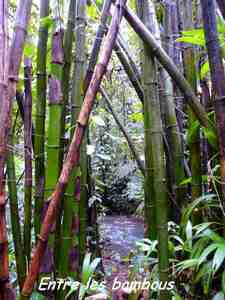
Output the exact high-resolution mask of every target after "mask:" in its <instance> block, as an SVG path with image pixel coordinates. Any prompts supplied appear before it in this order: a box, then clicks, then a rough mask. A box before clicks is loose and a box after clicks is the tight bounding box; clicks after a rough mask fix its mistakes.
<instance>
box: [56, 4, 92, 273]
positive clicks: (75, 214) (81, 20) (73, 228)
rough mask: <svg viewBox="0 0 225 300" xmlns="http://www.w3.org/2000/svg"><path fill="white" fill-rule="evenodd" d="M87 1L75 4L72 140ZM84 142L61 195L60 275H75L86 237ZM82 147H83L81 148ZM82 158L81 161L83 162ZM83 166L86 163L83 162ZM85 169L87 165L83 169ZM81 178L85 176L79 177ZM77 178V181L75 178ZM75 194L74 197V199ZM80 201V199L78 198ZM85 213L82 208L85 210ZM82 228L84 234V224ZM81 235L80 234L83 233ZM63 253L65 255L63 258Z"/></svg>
mask: <svg viewBox="0 0 225 300" xmlns="http://www.w3.org/2000/svg"><path fill="white" fill-rule="evenodd" d="M85 16H86V0H79V1H78V0H77V1H76V10H75V28H76V30H75V45H76V46H75V57H74V66H73V78H72V92H71V102H70V104H71V126H70V133H71V138H72V136H73V133H74V130H75V127H76V121H77V117H78V114H79V111H80V108H81V105H82V102H83V97H84V91H83V84H84V67H85V28H86V17H85ZM85 144H86V142H85V140H84V141H83V144H82V147H81V151H80V167H78V168H76V169H75V170H73V171H72V174H71V176H70V180H69V183H68V186H67V189H66V192H65V196H64V206H63V212H64V214H63V225H62V249H63V251H62V253H64V254H63V255H62V256H61V259H60V264H61V273H62V275H63V276H66V275H68V274H70V275H71V276H77V270H75V269H74V268H71V266H72V265H76V266H78V264H79V261H78V257H79V254H78V252H79V247H80V242H81V243H82V242H83V240H85V241H86V237H84V236H83V237H82V238H81V239H80V236H79V235H80V227H82V226H83V225H82V224H81V220H80V216H79V213H80V212H81V214H83V213H84V212H83V211H82V209H81V208H80V207H79V206H80V205H79V203H82V202H83V201H86V200H85V198H83V197H85V196H84V195H81V194H82V193H83V191H84V192H85V190H83V187H85V188H86V184H85V180H86V176H87V175H86V169H84V172H83V175H82V174H81V167H82V168H83V165H82V164H83V162H84V158H85V156H84V153H83V151H85V154H86V146H85ZM83 147H85V148H84V149H83ZM82 159H83V161H82ZM85 163H86V161H85ZM85 168H87V166H86V167H85ZM82 176H85V177H83V178H82ZM78 177H80V179H78ZM79 185H82V188H81V189H82V191H81V192H80V193H79V192H77V190H79V189H80V186H79ZM75 195H76V197H75ZM78 198H79V199H78ZM84 210H85V209H84ZM82 222H84V223H86V215H85V214H84V215H83V216H82ZM84 227H85V231H84V233H85V232H86V225H84V226H83V227H82V229H83V228H84ZM82 234H83V232H82ZM73 252H76V257H77V261H76V262H71V261H70V255H69V254H70V253H73ZM65 253H66V255H65Z"/></svg>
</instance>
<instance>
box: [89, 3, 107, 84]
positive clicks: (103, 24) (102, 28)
mask: <svg viewBox="0 0 225 300" xmlns="http://www.w3.org/2000/svg"><path fill="white" fill-rule="evenodd" d="M110 6H111V0H104V3H103V8H102V13H101V18H100V22H99V26H98V30H97V32H96V37H95V41H94V44H93V47H92V50H91V57H90V60H89V64H88V67H87V71H86V76H85V80H84V86H85V87H86V88H87V87H88V85H89V83H90V81H91V78H92V75H93V72H94V69H95V66H96V63H97V60H98V54H99V50H100V47H101V44H102V40H103V37H104V35H105V33H106V32H107V19H108V14H109V9H110Z"/></svg>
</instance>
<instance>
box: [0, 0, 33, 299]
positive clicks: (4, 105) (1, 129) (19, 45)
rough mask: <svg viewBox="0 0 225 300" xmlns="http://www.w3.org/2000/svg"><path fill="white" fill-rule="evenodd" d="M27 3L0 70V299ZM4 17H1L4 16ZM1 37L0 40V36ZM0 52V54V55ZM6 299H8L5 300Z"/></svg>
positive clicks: (18, 16)
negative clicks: (8, 175) (9, 144)
mask: <svg viewBox="0 0 225 300" xmlns="http://www.w3.org/2000/svg"><path fill="white" fill-rule="evenodd" d="M0 4H1V10H0V11H1V13H3V14H2V15H1V16H3V18H2V17H0V19H1V20H4V25H3V26H2V25H0V27H1V32H2V33H3V35H5V40H4V41H5V43H3V44H1V46H0V48H1V49H3V51H2V53H3V54H4V57H6V55H7V54H8V51H7V35H6V32H7V31H6V29H7V26H6V15H7V1H4V0H2V1H1V2H0ZM31 4H32V1H31V0H21V1H20V2H19V5H18V8H17V12H16V21H15V29H14V34H13V38H12V44H11V48H10V51H9V59H7V57H6V60H5V65H3V66H1V67H0V69H1V71H3V69H2V67H3V68H4V69H5V73H1V72H0V74H4V76H1V75H0V76H1V78H0V82H1V86H0V89H1V91H0V95H1V96H0V97H1V100H0V103H1V111H0V246H1V247H0V294H1V293H2V295H3V299H4V294H5V299H7V290H8V288H7V285H8V283H9V270H8V241H7V232H6V221H5V203H6V195H5V176H4V168H5V162H6V154H7V142H8V136H9V131H10V127H11V110H12V100H13V98H14V97H15V95H16V83H17V81H18V73H19V67H20V63H21V59H22V54H23V47H24V42H25V37H26V28H27V25H28V22H29V18H30V12H31ZM4 15H5V16H4ZM3 35H1V36H3ZM0 52H1V51H0ZM8 299H9V298H8Z"/></svg>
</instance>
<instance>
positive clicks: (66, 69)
mask: <svg viewBox="0 0 225 300" xmlns="http://www.w3.org/2000/svg"><path fill="white" fill-rule="evenodd" d="M75 8H76V0H71V1H70V5H69V11H68V21H67V28H66V31H65V34H64V42H63V49H64V65H63V70H62V94H63V103H62V114H61V116H62V117H61V141H60V169H61V168H62V164H63V159H64V152H65V125H66V113H67V110H68V108H67V106H68V105H69V93H70V82H71V81H70V77H71V76H70V75H71V63H72V46H73V40H74V27H75ZM63 202H64V199H63ZM63 205H64V204H63V203H62V207H63ZM62 207H61V208H60V210H62V209H63V208H62ZM61 224H62V213H60V214H59V215H58V218H57V222H56V232H55V251H54V254H55V264H56V272H59V268H60V264H62V261H61V260H60V256H61V253H62V249H61V247H60V244H61V240H60V239H61V234H62V233H61V229H62V228H61V227H62V226H61ZM63 259H64V258H63Z"/></svg>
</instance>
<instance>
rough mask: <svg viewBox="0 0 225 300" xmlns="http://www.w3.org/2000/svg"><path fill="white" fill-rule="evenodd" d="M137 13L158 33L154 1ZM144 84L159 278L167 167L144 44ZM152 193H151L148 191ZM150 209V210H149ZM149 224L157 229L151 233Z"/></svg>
mask: <svg viewBox="0 0 225 300" xmlns="http://www.w3.org/2000/svg"><path fill="white" fill-rule="evenodd" d="M136 4H137V9H138V14H139V15H140V18H141V19H142V20H143V23H145V25H146V26H147V27H148V28H149V30H151V32H152V33H153V34H155V35H157V34H158V28H157V24H156V22H155V20H154V19H153V18H152V16H153V15H155V12H154V5H153V3H152V2H151V1H148V0H139V1H137V2H136ZM142 68H143V86H144V123H145V124H144V125H145V136H146V135H147V134H148V138H149V140H147V143H146V145H145V155H146V177H148V176H152V178H148V180H149V181H150V183H149V186H150V188H149V186H148V185H147V184H146V183H145V195H147V196H148V197H149V198H150V200H149V199H148V202H147V207H146V210H147V211H146V217H147V218H150V217H151V216H152V215H153V217H154V221H155V222H156V225H155V224H153V220H149V224H148V225H149V237H150V238H151V237H152V236H153V237H155V235H157V238H158V245H159V248H158V249H159V250H158V258H159V280H160V281H162V282H166V281H168V269H169V259H168V216H167V213H168V212H167V211H168V201H167V192H166V179H165V176H166V167H165V153H164V146H163V128H162V121H161V111H160V102H159V95H158V81H157V78H158V77H157V64H156V61H155V58H154V56H153V53H151V51H150V49H149V48H148V47H147V46H146V45H145V44H144V57H143V66H142ZM148 172H149V174H148ZM149 193H151V194H149ZM152 211H153V212H152ZM151 226H153V229H154V230H155V231H156V232H153V233H151V230H152V228H151ZM158 299H160V300H167V299H170V295H169V293H168V291H166V290H163V291H160V292H159V298H158Z"/></svg>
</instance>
